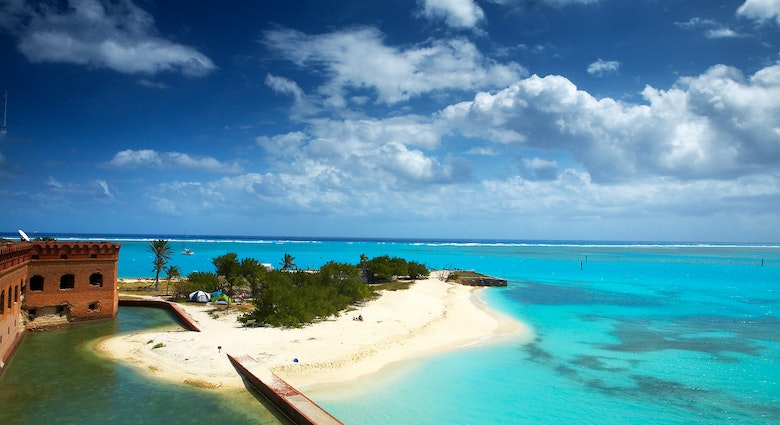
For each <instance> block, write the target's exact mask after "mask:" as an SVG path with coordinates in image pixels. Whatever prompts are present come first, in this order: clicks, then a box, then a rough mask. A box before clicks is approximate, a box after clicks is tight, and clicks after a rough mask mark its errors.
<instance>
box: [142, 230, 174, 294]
mask: <svg viewBox="0 0 780 425" xmlns="http://www.w3.org/2000/svg"><path fill="white" fill-rule="evenodd" d="M147 250H148V251H150V252H151V253H152V254H154V260H152V264H154V269H152V270H153V271H154V272H155V275H154V290H155V291H159V290H160V272H161V271H163V269H165V266H166V265H167V264H168V261H170V259H171V254H173V248H171V245H170V244H169V243H168V241H166V240H162V239H160V240H152V241H151V242H149V246H148V247H147Z"/></svg>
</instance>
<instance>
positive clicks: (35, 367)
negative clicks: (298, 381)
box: [0, 307, 284, 425]
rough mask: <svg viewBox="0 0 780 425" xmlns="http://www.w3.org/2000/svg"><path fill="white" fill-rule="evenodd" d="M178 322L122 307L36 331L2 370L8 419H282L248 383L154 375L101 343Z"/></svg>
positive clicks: (1, 400)
mask: <svg viewBox="0 0 780 425" xmlns="http://www.w3.org/2000/svg"><path fill="white" fill-rule="evenodd" d="M161 327H162V328H165V327H168V328H171V329H176V328H178V327H179V325H178V324H177V323H176V322H175V319H174V318H173V317H172V316H171V314H170V313H168V312H167V311H164V310H159V309H154V308H138V307H120V308H119V316H118V319H117V320H115V321H108V322H100V323H92V324H84V325H78V326H73V327H70V328H67V329H62V330H54V331H46V332H31V333H28V334H27V336H25V338H24V341H23V342H22V344H21V346H20V347H19V349H18V351H17V352H16V355H15V356H14V358H13V360H12V361H11V363H10V365H9V367H8V369H7V370H6V372H4V374H3V375H2V376H0V424H3V425H14V424H24V425H29V424H74V425H75V424H78V425H83V424H97V423H110V424H133V425H136V424H230V423H235V424H279V423H284V422H281V420H280V419H279V418H278V417H276V416H275V415H274V414H273V413H271V411H270V410H269V409H268V408H267V405H264V404H263V402H261V400H259V399H258V397H256V396H255V395H253V394H252V393H250V392H248V391H235V392H230V393H227V394H226V393H225V392H223V391H214V390H208V389H202V388H195V387H191V386H188V385H175V384H169V383H165V382H160V381H157V380H152V379H149V378H148V377H146V376H143V374H141V373H139V372H138V371H137V370H135V369H133V368H131V367H128V366H127V365H124V364H122V363H120V362H117V361H113V360H109V359H106V358H105V357H102V356H101V355H100V354H99V353H96V352H95V351H94V350H93V346H94V345H95V343H96V342H97V341H98V340H100V339H101V338H104V337H107V336H110V335H115V334H120V333H127V332H134V331H138V330H142V329H153V328H161Z"/></svg>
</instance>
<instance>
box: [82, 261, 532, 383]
mask: <svg viewBox="0 0 780 425" xmlns="http://www.w3.org/2000/svg"><path fill="white" fill-rule="evenodd" d="M438 273H439V272H434V273H432V274H431V278H429V279H427V280H421V281H418V282H417V283H415V284H414V285H412V286H411V288H409V289H408V290H400V291H383V292H382V294H381V296H380V297H379V298H377V299H375V300H372V301H370V302H368V303H366V304H365V305H364V306H363V307H362V308H360V309H359V310H355V311H352V312H349V313H346V314H342V315H341V316H339V317H332V318H330V319H328V320H325V321H322V322H319V323H316V324H313V325H310V326H307V327H304V328H301V329H276V328H266V327H256V328H246V327H243V326H242V324H241V323H239V322H237V321H236V318H237V316H238V312H237V311H236V312H227V313H224V312H221V313H220V314H221V315H220V316H219V317H218V318H213V317H211V316H210V315H209V311H211V310H214V307H213V306H211V305H199V304H189V303H188V304H181V306H182V307H183V308H184V309H185V310H186V311H187V313H188V314H189V315H190V316H191V317H192V318H193V319H194V320H195V321H196V322H197V324H198V326H199V327H200V328H201V330H202V332H188V331H171V332H139V333H132V334H126V335H119V336H114V337H111V338H109V339H105V340H102V341H100V342H99V343H98V344H97V347H96V348H97V349H98V350H99V351H101V352H103V353H105V354H106V355H108V356H110V357H113V358H116V359H120V360H122V361H126V362H129V363H131V364H134V365H136V366H138V367H139V368H141V369H143V370H145V371H146V372H148V373H151V374H152V375H154V376H156V377H159V378H162V379H167V380H172V381H176V382H186V383H190V384H193V385H200V386H204V387H212V388H226V389H228V388H243V387H244V384H243V382H242V380H241V378H240V377H239V375H238V374H237V373H236V370H235V369H234V368H233V366H232V365H231V364H230V361H229V360H228V359H227V356H226V353H230V354H231V355H234V356H241V355H249V356H251V357H253V358H254V359H255V360H257V361H258V362H259V363H261V364H262V365H264V366H265V367H267V368H268V369H269V370H272V371H273V372H275V373H276V374H277V375H278V376H280V377H281V378H282V379H284V380H286V381H287V382H288V383H290V384H291V385H293V386H294V387H296V388H298V389H299V390H303V391H305V390H307V389H310V388H314V387H323V386H326V385H332V384H337V383H340V382H345V381H349V380H353V379H357V378H361V377H365V376H367V375H370V374H372V373H375V372H377V371H379V370H380V369H382V368H383V367H385V366H387V365H390V364H392V363H395V362H398V361H402V360H407V359H412V358H417V357H420V356H425V355H430V354H435V353H440V352H444V351H448V350H455V349H458V348H462V347H466V346H469V345H472V344H482V343H487V342H490V341H494V340H496V339H497V338H504V337H515V338H522V339H530V338H531V337H532V331H531V329H530V328H529V327H527V326H526V325H525V324H523V323H521V322H518V321H516V320H514V319H512V318H510V317H507V316H504V315H502V314H499V313H497V312H494V311H491V310H489V309H488V308H487V306H486V305H485V304H484V303H483V302H482V301H481V300H480V299H479V294H480V292H481V291H483V290H484V289H480V288H472V287H467V286H462V285H458V284H452V283H446V282H443V281H442V280H440V279H439V278H438V276H439V274H438ZM358 314H362V316H363V318H364V320H363V321H362V322H361V321H356V320H353V318H354V317H355V316H357V315H358ZM150 341H152V342H150ZM160 343H161V344H163V346H162V347H159V348H154V347H155V345H158V344H160ZM218 347H221V349H219V348H218ZM294 359H297V360H298V361H297V362H294Z"/></svg>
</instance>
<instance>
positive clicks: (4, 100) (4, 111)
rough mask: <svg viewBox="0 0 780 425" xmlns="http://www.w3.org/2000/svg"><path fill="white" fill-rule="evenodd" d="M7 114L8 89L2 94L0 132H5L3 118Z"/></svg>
mask: <svg viewBox="0 0 780 425" xmlns="http://www.w3.org/2000/svg"><path fill="white" fill-rule="evenodd" d="M7 114H8V90H6V91H5V93H4V94H3V126H2V127H0V134H5V132H6V129H5V118H6V116H7Z"/></svg>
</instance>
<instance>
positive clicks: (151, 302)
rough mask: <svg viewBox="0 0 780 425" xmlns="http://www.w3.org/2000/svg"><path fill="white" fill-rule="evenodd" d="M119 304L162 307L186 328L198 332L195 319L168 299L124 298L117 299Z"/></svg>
mask: <svg viewBox="0 0 780 425" xmlns="http://www.w3.org/2000/svg"><path fill="white" fill-rule="evenodd" d="M119 305H120V306H125V307H153V308H162V309H164V310H168V311H170V312H171V313H173V314H174V315H175V316H176V317H177V318H178V319H179V321H180V322H181V324H182V325H183V326H184V327H185V328H186V329H187V330H190V331H194V332H200V327H199V326H198V325H197V324H195V320H193V319H192V317H190V315H189V314H187V312H185V311H184V310H183V309H182V308H181V307H179V306H178V305H177V304H176V303H172V302H170V301H165V300H157V299H150V298H139V299H127V298H124V299H120V300H119Z"/></svg>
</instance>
